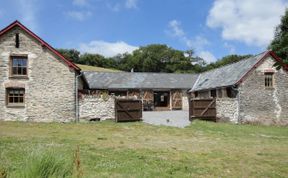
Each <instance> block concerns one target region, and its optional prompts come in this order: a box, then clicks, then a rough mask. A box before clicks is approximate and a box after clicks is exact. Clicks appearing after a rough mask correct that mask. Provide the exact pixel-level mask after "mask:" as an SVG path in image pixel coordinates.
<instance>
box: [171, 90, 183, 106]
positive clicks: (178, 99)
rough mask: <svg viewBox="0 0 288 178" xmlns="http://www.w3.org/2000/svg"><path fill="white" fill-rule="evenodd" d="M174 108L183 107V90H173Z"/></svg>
mask: <svg viewBox="0 0 288 178" xmlns="http://www.w3.org/2000/svg"><path fill="white" fill-rule="evenodd" d="M171 96H172V109H182V91H181V90H172V91H171Z"/></svg>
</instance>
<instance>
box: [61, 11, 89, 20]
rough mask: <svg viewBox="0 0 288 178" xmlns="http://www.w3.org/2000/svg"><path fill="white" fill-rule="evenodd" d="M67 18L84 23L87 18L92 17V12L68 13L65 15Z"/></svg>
mask: <svg viewBox="0 0 288 178" xmlns="http://www.w3.org/2000/svg"><path fill="white" fill-rule="evenodd" d="M66 14H67V15H68V16H69V17H71V18H73V19H75V20H78V21H84V20H86V19H87V18H89V17H91V16H92V12H90V11H69V12H67V13H66Z"/></svg>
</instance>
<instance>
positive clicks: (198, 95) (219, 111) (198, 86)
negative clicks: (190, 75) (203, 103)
mask: <svg viewBox="0 0 288 178" xmlns="http://www.w3.org/2000/svg"><path fill="white" fill-rule="evenodd" d="M275 62H279V63H280V64H282V68H281V69H280V70H276V67H275V66H274V64H275ZM287 70H288V66H287V65H285V64H283V63H282V60H281V59H279V58H278V57H277V56H276V55H275V54H274V53H273V52H272V51H267V52H264V53H261V54H259V55H256V56H254V57H251V58H248V59H245V60H242V61H240V62H236V63H233V64H230V65H226V66H224V67H221V68H218V69H214V70H211V71H208V72H204V73H201V74H199V76H198V78H197V80H196V82H195V83H194V84H193V88H192V89H191V90H190V92H191V94H192V95H191V96H192V98H193V99H196V100H201V99H208V98H215V100H216V117H217V118H218V119H220V120H228V121H231V122H234V123H264V124H279V125H287V124H288V72H287ZM192 117H197V116H193V115H192Z"/></svg>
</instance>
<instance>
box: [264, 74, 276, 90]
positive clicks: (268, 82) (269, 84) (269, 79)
mask: <svg viewBox="0 0 288 178" xmlns="http://www.w3.org/2000/svg"><path fill="white" fill-rule="evenodd" d="M273 75H274V74H273V73H265V88H273V87H274V86H273V84H274V82H273V78H274V77H273Z"/></svg>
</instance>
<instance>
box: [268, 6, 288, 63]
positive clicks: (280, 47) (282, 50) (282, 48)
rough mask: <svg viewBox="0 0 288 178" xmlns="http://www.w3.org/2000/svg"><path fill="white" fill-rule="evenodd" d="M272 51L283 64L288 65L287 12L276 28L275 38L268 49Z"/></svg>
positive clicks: (287, 11)
mask: <svg viewBox="0 0 288 178" xmlns="http://www.w3.org/2000/svg"><path fill="white" fill-rule="evenodd" d="M268 48H269V49H271V50H273V51H274V52H275V53H276V55H277V56H279V57H280V58H282V60H283V61H284V63H286V64H288V10H287V9H286V11H285V15H284V16H282V18H281V23H280V24H279V25H278V26H277V27H276V30H275V36H274V39H273V40H272V42H271V44H270V45H269V47H268ZM276 65H278V66H279V64H276Z"/></svg>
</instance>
